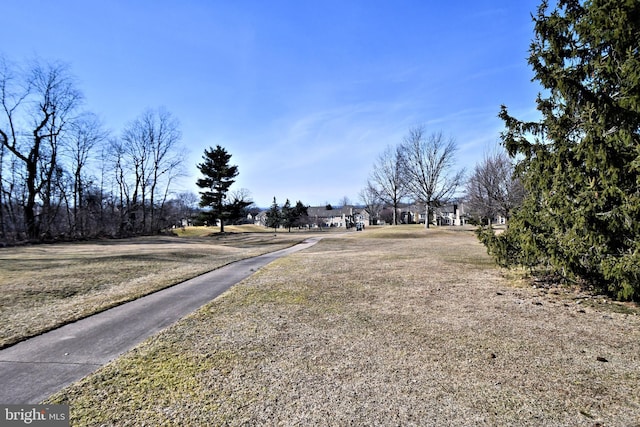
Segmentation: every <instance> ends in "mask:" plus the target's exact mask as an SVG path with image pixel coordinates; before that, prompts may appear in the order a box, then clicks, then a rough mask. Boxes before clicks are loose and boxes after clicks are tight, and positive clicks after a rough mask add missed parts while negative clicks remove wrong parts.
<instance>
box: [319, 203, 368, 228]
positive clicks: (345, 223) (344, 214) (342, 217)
mask: <svg viewBox="0 0 640 427" xmlns="http://www.w3.org/2000/svg"><path fill="white" fill-rule="evenodd" d="M307 213H308V214H309V223H310V224H312V226H316V227H346V228H350V227H354V226H355V225H356V224H366V225H368V224H369V214H368V213H367V212H365V210H364V209H361V208H357V207H355V206H343V207H340V208H332V209H327V207H325V206H310V207H309V208H308V209H307Z"/></svg>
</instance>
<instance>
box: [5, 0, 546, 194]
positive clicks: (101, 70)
mask: <svg viewBox="0 0 640 427" xmlns="http://www.w3.org/2000/svg"><path fill="white" fill-rule="evenodd" d="M537 5H538V1H532V0H518V1H514V0H474V1H457V2H455V1H453V2H441V1H432V0H422V1H419V0H411V1H410V0H394V1H391V0H387V1H380V0H313V1H312V0H288V1H284V0H262V1H245V0H237V1H217V0H213V1H212V0H182V1H177V0H176V1H165V0H155V1H151V0H136V1H131V0H108V1H87V0H82V1H68V0H57V1H45V0H41V1H34V0H3V2H2V15H3V18H2V25H0V40H2V44H0V54H3V55H5V56H6V57H7V58H8V59H10V60H13V61H23V60H28V59H31V58H33V57H36V56H37V57H40V58H43V59H45V60H60V61H63V62H66V63H68V64H69V65H70V67H71V71H72V72H73V74H74V75H75V76H76V77H77V78H78V86H79V88H80V89H81V90H82V92H83V93H84V95H85V98H86V105H85V108H86V109H88V110H90V111H93V112H94V113H96V114H98V115H99V116H100V117H101V118H102V120H103V121H104V123H105V125H106V126H107V127H108V128H109V129H111V130H112V132H113V133H114V134H115V135H118V134H119V133H120V132H121V130H122V128H123V127H124V126H125V124H126V123H127V122H129V121H131V120H133V119H135V118H136V117H137V116H139V115H140V114H141V113H142V112H143V111H144V110H146V109H147V108H157V107H164V108H166V109H167V110H168V111H170V112H171V113H172V114H173V115H174V116H175V117H177V118H178V119H179V121H180V123H181V131H182V134H183V143H184V146H185V152H184V158H185V166H186V169H187V173H188V176H187V177H186V178H184V179H183V180H182V182H181V184H180V188H177V189H178V190H188V191H193V192H197V191H198V189H197V187H196V186H195V184H194V183H195V180H196V179H197V178H198V170H197V168H196V166H195V165H196V164H197V163H198V162H200V160H201V156H202V154H203V152H204V149H205V148H208V147H211V146H215V145H218V144H219V145H221V146H223V147H225V148H226V149H227V151H229V153H231V154H232V156H233V157H232V162H233V163H234V164H237V165H238V167H239V170H240V175H239V176H238V180H237V183H236V184H235V188H240V187H242V188H246V189H248V190H249V191H250V192H251V194H252V197H253V200H254V201H255V202H256V203H257V204H258V205H260V206H268V205H269V204H270V203H271V201H272V199H273V197H274V196H275V197H276V198H277V200H278V202H280V203H283V202H284V201H285V199H287V198H289V199H290V200H291V201H292V202H294V203H295V201H297V200H301V201H302V202H303V203H305V204H309V205H319V204H324V203H325V202H329V203H333V204H336V203H338V202H339V201H340V200H341V199H342V198H343V197H344V196H346V197H348V198H349V199H351V200H352V201H353V202H357V201H358V192H359V191H360V190H361V189H362V188H363V187H364V186H365V184H366V180H367V177H368V175H369V173H370V171H371V169H372V165H373V163H374V161H375V158H376V157H377V155H378V154H379V153H380V152H382V151H383V150H384V148H385V147H386V146H387V145H395V144H397V143H399V142H401V141H402V138H403V137H404V135H406V134H407V132H408V130H409V129H410V128H411V127H412V126H416V125H424V126H425V128H426V130H427V132H429V133H431V132H440V131H442V132H443V133H444V134H445V135H447V136H451V137H453V138H455V139H456V141H457V143H458V146H459V166H460V167H465V168H467V169H472V168H473V167H474V165H475V164H476V162H477V161H478V160H480V159H481V158H482V156H483V155H484V154H485V153H486V152H488V151H491V150H493V149H494V148H495V147H496V145H497V143H498V140H499V133H500V131H501V130H502V128H503V125H502V122H501V121H500V120H499V119H498V118H497V114H498V112H499V109H500V105H501V104H506V105H507V106H508V107H509V109H510V111H511V113H512V114H514V115H515V116H516V117H519V118H530V117H534V116H535V102H534V101H535V97H536V94H537V92H538V90H539V89H538V86H537V85H536V84H535V83H532V82H531V77H532V72H531V70H530V68H529V66H528V65H527V56H528V53H527V52H528V48H529V44H530V41H531V39H532V37H533V23H532V21H531V13H534V12H535V11H536V8H537Z"/></svg>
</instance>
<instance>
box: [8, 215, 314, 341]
mask: <svg viewBox="0 0 640 427" xmlns="http://www.w3.org/2000/svg"><path fill="white" fill-rule="evenodd" d="M177 231H178V236H153V237H140V238H134V239H120V240H102V241H92V242H82V243H61V244H50V245H31V246H20V247H9V248H2V249H0V292H1V293H2V299H1V300H0V325H2V326H1V327H0V348H2V347H6V346H7V345H10V344H13V343H15V342H17V341H20V340H22V339H24V338H26V337H30V336H34V335H37V334H39V333H42V332H44V331H47V330H50V329H51V328H54V327H57V326H60V325H62V324H65V323H68V322H71V321H74V320H77V319H80V318H83V317H86V316H88V315H91V314H94V313H96V312H99V311H102V310H105V309H107V308H109V307H113V306H115V305H117V304H121V303H123V302H126V301H131V300H133V299H135V298H138V297H140V296H142V295H146V294H148V293H150V292H154V291H157V290H159V289H162V288H165V287H167V286H171V285H174V284H176V283H179V282H181V281H184V280H186V279H190V278H192V277H195V276H198V275H200V274H203V273H205V272H207V271H211V270H213V269H215V268H218V267H220V266H223V265H225V264H228V263H231V262H233V261H237V260H239V259H243V258H247V257H252V256H256V255H260V254H262V253H265V252H270V251H274V250H277V249H282V248H284V247H288V246H292V245H294V244H296V243H298V242H300V241H302V240H304V239H305V238H306V237H308V236H309V235H310V233H277V235H276V234H274V233H273V230H268V229H266V228H264V227H262V229H261V230H260V229H259V228H258V229H256V228H255V227H249V228H247V227H229V230H228V231H229V232H230V233H225V234H223V235H220V234H218V233H216V231H217V229H215V228H206V227H190V228H186V229H185V230H184V231H182V230H177ZM257 231H261V232H257Z"/></svg>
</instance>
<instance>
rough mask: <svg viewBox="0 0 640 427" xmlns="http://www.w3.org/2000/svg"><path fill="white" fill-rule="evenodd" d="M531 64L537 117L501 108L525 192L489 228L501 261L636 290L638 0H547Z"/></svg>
mask: <svg viewBox="0 0 640 427" xmlns="http://www.w3.org/2000/svg"><path fill="white" fill-rule="evenodd" d="M534 21H535V38H534V40H533V42H532V44H531V50H530V58H529V63H530V64H531V66H532V68H533V70H534V72H535V80H537V81H538V82H539V83H540V84H541V85H542V86H543V87H544V88H545V91H544V92H543V93H541V94H540V95H539V96H538V99H537V108H538V110H539V111H540V113H541V116H542V119H541V120H540V121H539V122H533V123H532V122H524V121H520V120H518V119H516V118H514V117H512V116H510V115H509V113H508V111H507V108H506V107H504V106H503V107H502V110H501V112H500V117H501V118H502V119H503V120H504V122H505V125H506V130H505V131H504V132H503V135H502V139H503V143H504V145H505V147H506V149H507V151H508V152H509V154H510V155H511V156H513V157H515V158H517V159H521V160H520V162H519V164H518V169H517V170H518V173H519V175H520V176H521V178H522V181H523V184H524V186H525V189H526V191H527V196H526V198H525V200H524V202H523V205H522V207H521V208H520V209H519V210H518V211H517V212H516V213H515V214H514V216H513V218H512V221H511V224H510V226H509V229H508V230H507V231H506V232H505V233H503V234H502V235H500V236H486V235H485V241H486V243H488V246H489V251H490V253H493V254H494V255H496V256H497V257H498V260H499V261H500V262H502V263H503V264H513V263H518V264H523V265H530V266H532V265H536V264H538V263H544V264H547V265H550V266H551V267H552V268H553V269H554V270H555V271H556V272H558V273H561V274H563V275H564V276H565V277H567V278H569V279H575V280H581V281H586V282H587V283H589V284H593V285H596V286H599V287H600V288H602V290H604V291H608V292H609V293H611V294H612V295H615V296H617V297H618V298H620V299H637V298H639V297H640V223H639V219H640V51H639V49H640V2H638V1H637V0H630V1H624V0H591V1H586V2H585V1H580V0H559V1H558V4H557V6H556V8H555V9H554V10H549V6H548V4H547V1H543V2H542V4H541V6H540V7H539V9H538V14H537V16H536V17H535V18H534Z"/></svg>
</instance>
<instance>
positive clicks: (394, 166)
mask: <svg viewBox="0 0 640 427" xmlns="http://www.w3.org/2000/svg"><path fill="white" fill-rule="evenodd" d="M368 188H369V189H370V191H373V192H374V193H375V194H376V196H377V198H378V199H380V200H382V201H384V203H388V204H389V205H391V206H392V207H393V224H394V225H397V224H398V218H397V211H398V205H399V204H400V202H401V201H402V199H403V198H404V197H405V196H406V195H407V186H406V180H405V177H404V170H403V162H402V153H401V151H400V147H395V148H394V147H391V146H387V148H386V149H385V150H384V151H383V152H382V154H380V155H379V156H378V158H377V159H376V162H375V163H374V165H373V171H372V172H371V176H370V178H369V185H368Z"/></svg>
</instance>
